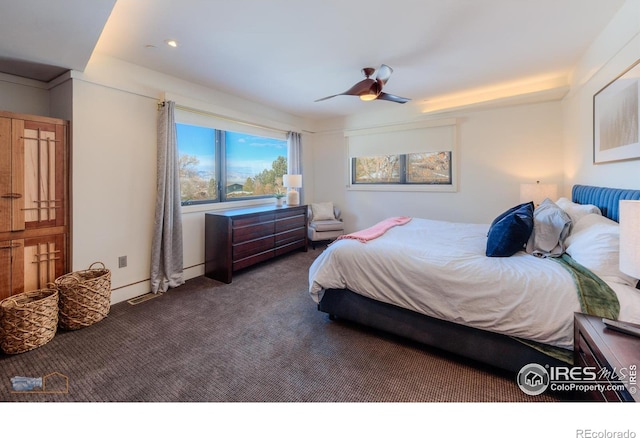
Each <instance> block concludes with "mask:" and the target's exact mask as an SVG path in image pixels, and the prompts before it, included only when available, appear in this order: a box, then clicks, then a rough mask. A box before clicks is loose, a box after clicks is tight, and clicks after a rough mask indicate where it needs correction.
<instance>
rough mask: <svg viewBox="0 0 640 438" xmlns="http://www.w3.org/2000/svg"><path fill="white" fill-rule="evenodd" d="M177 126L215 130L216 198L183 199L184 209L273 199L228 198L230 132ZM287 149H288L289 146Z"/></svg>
mask: <svg viewBox="0 0 640 438" xmlns="http://www.w3.org/2000/svg"><path fill="white" fill-rule="evenodd" d="M176 125H190V126H196V127H202V128H206V129H212V130H214V145H213V147H214V156H215V162H216V166H215V171H214V174H215V178H216V180H217V184H216V186H217V187H216V198H215V199H199V200H186V201H182V199H181V201H180V205H181V206H182V207H183V208H184V207H203V206H207V207H209V208H208V209H211V207H213V206H216V205H220V204H224V203H229V202H232V203H234V204H235V203H237V204H238V205H243V204H253V203H255V201H260V200H265V199H272V198H273V195H272V194H263V195H254V196H242V197H228V196H227V190H226V186H225V184H224V182H225V181H226V180H227V157H226V155H227V154H226V151H227V150H226V148H227V144H226V133H227V132H228V131H229V130H226V129H220V128H216V127H214V126H210V125H203V124H197V123H189V122H183V121H176ZM234 132H236V133H239V134H243V135H250V136H253V137H260V138H268V139H273V140H279V141H284V142H286V140H283V139H279V138H277V137H269V136H266V135H263V134H256V133H251V132H245V131H240V130H236V131H234ZM177 147H178V154H180V145H179V143H178V144H177ZM287 148H288V145H287ZM287 155H288V149H287V154H286V155H285V159H287V158H288V157H287ZM180 197H181V198H182V193H181V194H180Z"/></svg>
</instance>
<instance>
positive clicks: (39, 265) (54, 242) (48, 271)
mask: <svg viewBox="0 0 640 438" xmlns="http://www.w3.org/2000/svg"><path fill="white" fill-rule="evenodd" d="M64 260H65V239H64V235H54V236H44V237H34V238H30V239H25V240H24V257H23V264H22V266H23V272H24V275H23V278H24V290H25V291H29V290H36V289H43V288H46V287H47V285H48V284H49V283H53V282H54V281H55V279H56V278H58V277H60V276H61V275H63V274H64Z"/></svg>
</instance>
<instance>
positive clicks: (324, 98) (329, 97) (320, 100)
mask: <svg viewBox="0 0 640 438" xmlns="http://www.w3.org/2000/svg"><path fill="white" fill-rule="evenodd" d="M341 95H342V94H334V95H332V96H327V97H323V98H322V99H318V100H314V102H322V101H323V100H327V99H331V98H332V97H336V96H341Z"/></svg>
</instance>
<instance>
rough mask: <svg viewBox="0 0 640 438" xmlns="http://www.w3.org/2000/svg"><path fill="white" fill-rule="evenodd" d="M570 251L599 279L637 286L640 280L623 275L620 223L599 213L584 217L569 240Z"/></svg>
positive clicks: (568, 248)
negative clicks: (621, 270)
mask: <svg viewBox="0 0 640 438" xmlns="http://www.w3.org/2000/svg"><path fill="white" fill-rule="evenodd" d="M566 244H567V249H566V252H567V254H569V255H570V256H571V257H572V258H573V259H574V260H575V261H576V262H578V263H580V264H581V265H582V266H584V267H585V268H587V269H589V270H590V271H592V272H593V273H594V274H596V275H597V276H598V277H601V278H603V279H604V278H605V277H606V278H607V279H609V280H612V281H615V282H617V283H622V284H626V285H629V286H635V284H636V283H637V280H635V279H633V278H632V277H630V276H629V275H626V274H624V273H622V272H620V266H619V263H620V231H619V225H618V223H617V222H614V221H612V220H611V219H608V218H606V217H604V216H601V215H599V214H595V213H591V214H588V215H586V216H584V217H583V218H582V219H581V220H580V221H579V222H578V223H577V224H576V225H575V226H574V228H573V231H572V232H571V234H570V235H569V237H568V238H567V240H566Z"/></svg>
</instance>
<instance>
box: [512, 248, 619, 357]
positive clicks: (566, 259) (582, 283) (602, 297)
mask: <svg viewBox="0 0 640 438" xmlns="http://www.w3.org/2000/svg"><path fill="white" fill-rule="evenodd" d="M550 259H551V260H554V261H556V262H558V263H560V264H561V265H562V266H563V267H564V268H565V269H566V270H567V271H569V273H570V274H571V276H572V277H573V281H574V282H575V284H576V289H577V294H578V301H579V302H580V309H582V312H583V313H586V314H588V315H595V316H600V317H602V318H609V319H618V315H619V314H620V303H619V302H618V297H617V296H616V293H615V292H614V291H613V289H611V288H610V287H609V285H608V284H607V283H605V282H604V281H602V279H601V278H600V277H598V276H597V275H595V274H594V273H593V272H591V271H590V270H588V269H587V268H585V267H584V266H582V265H581V264H579V263H578V262H576V261H575V260H573V259H572V258H571V257H570V256H569V255H567V254H562V256H560V257H550ZM518 340H519V341H520V342H522V343H524V344H527V345H528V346H530V347H532V348H535V349H536V350H538V351H541V352H542V353H544V354H546V355H548V356H551V357H555V358H556V359H559V360H561V361H563V362H566V363H569V364H573V352H572V351H570V350H566V349H564V348H558V347H554V346H551V345H545V344H540V343H537V342H532V341H527V340H524V339H518Z"/></svg>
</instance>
